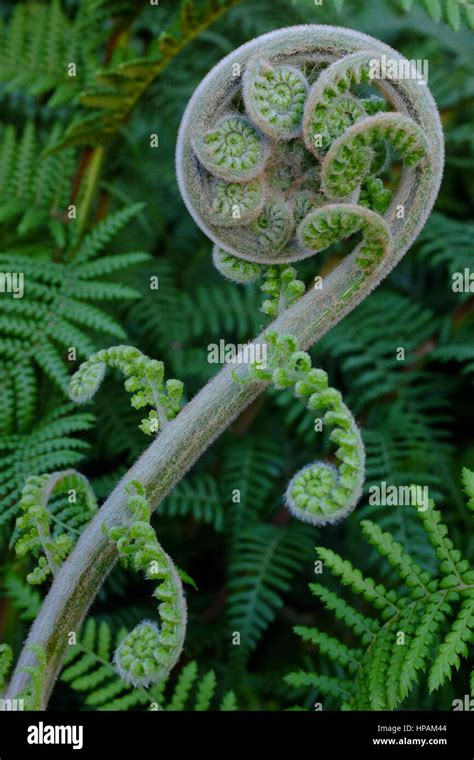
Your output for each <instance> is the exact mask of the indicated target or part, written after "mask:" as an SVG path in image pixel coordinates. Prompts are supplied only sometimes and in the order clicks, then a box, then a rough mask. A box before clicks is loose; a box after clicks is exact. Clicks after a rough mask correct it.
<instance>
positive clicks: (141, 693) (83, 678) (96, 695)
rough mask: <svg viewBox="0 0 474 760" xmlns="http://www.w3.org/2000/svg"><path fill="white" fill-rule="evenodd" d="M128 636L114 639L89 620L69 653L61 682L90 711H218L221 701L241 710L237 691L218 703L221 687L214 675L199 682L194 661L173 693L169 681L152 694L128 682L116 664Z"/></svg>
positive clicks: (101, 625)
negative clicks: (115, 657) (114, 655)
mask: <svg viewBox="0 0 474 760" xmlns="http://www.w3.org/2000/svg"><path fill="white" fill-rule="evenodd" d="M124 635H125V631H123V630H121V631H119V633H118V634H116V635H114V634H113V632H112V630H111V628H110V627H109V626H108V625H107V623H105V622H101V623H98V622H97V621H96V620H95V619H94V618H90V619H89V620H88V621H87V622H86V624H85V625H84V628H83V631H82V632H81V634H80V636H79V639H78V641H77V643H76V644H72V645H71V646H70V648H69V650H68V653H67V656H66V661H65V667H64V670H63V672H62V674H61V681H62V682H63V683H66V684H67V685H68V687H69V688H70V689H72V690H73V691H74V692H76V694H77V695H78V696H80V697H81V699H82V700H83V703H84V705H85V706H86V707H88V708H89V709H95V710H101V711H102V710H114V711H115V710H133V709H148V710H151V711H161V710H167V711H183V710H196V711H205V710H210V709H216V707H215V704H216V702H217V706H218V709H220V710H224V711H232V710H236V709H237V701H236V698H235V695H234V693H233V692H232V691H229V692H226V693H224V694H222V695H221V697H220V699H219V701H217V699H216V692H217V688H218V684H217V679H216V676H215V674H214V672H213V671H209V672H207V673H205V674H204V675H203V676H201V677H199V675H198V666H197V663H196V662H195V661H194V660H193V661H191V662H189V663H187V665H185V666H184V667H183V668H182V670H181V672H180V674H179V676H178V679H177V681H176V683H175V685H174V687H172V688H169V686H168V684H169V680H164V681H161V682H160V683H159V684H156V685H155V686H153V687H152V688H151V689H144V688H142V687H139V686H138V687H134V686H132V685H131V684H129V683H126V682H125V681H123V680H122V679H121V678H120V677H119V676H118V675H117V673H116V671H115V668H114V664H113V661H112V653H113V650H114V649H115V648H116V647H117V646H118V645H119V644H120V642H121V641H122V640H123V637H124Z"/></svg>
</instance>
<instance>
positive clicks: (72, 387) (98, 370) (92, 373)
mask: <svg viewBox="0 0 474 760" xmlns="http://www.w3.org/2000/svg"><path fill="white" fill-rule="evenodd" d="M105 370H106V364H105V362H94V363H91V362H89V361H86V362H83V363H82V364H81V365H80V366H79V369H78V370H77V372H75V373H74V375H73V376H72V377H71V380H70V381H69V388H68V394H69V398H70V399H71V401H75V402H76V404H84V403H85V402H86V401H90V399H91V398H92V397H93V396H95V394H96V393H97V391H98V389H99V387H100V385H101V383H102V380H103V379H104V376H105Z"/></svg>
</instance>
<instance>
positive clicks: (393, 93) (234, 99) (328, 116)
mask: <svg viewBox="0 0 474 760" xmlns="http://www.w3.org/2000/svg"><path fill="white" fill-rule="evenodd" d="M339 45H340V49H339V51H338V47H339ZM348 49H351V50H352V51H353V52H351V53H349V54H347V53H346V51H347V50H348ZM328 50H330V51H331V59H336V60H333V62H332V63H330V64H329V65H328ZM387 56H393V59H394V61H395V63H397V64H403V65H401V66H399V67H398V68H396V74H395V75H394V76H392V74H390V75H389V74H388V73H384V72H385V68H384V61H383V59H384V57H387ZM406 64H409V62H408V61H406V59H404V58H403V57H402V56H401V55H400V54H398V53H397V52H396V51H391V50H390V49H389V48H387V46H385V45H383V43H381V42H379V41H378V40H376V39H372V38H370V37H368V36H367V35H359V34H358V33H356V32H350V31H348V30H343V29H340V28H335V27H334V28H333V27H324V26H316V25H307V26H304V27H297V28H294V29H293V28H291V27H289V28H286V29H280V30H276V31H275V32H273V33H272V34H271V35H264V36H263V37H258V38H256V39H255V40H253V41H251V42H250V43H247V44H246V45H245V46H243V47H241V48H238V49H237V50H236V51H234V52H233V53H231V54H230V56H229V57H227V58H225V59H224V60H223V61H221V62H220V63H219V64H217V66H216V67H215V69H213V70H212V71H211V72H210V73H209V74H208V76H207V77H206V78H205V79H204V80H203V82H202V84H201V86H200V87H199V90H198V91H197V95H196V96H195V97H193V98H192V99H191V101H190V104H189V106H188V108H187V110H186V113H185V115H184V117H183V123H182V127H181V130H180V136H179V139H178V153H177V159H178V160H177V168H178V175H179V179H180V187H181V190H182V193H183V197H184V199H185V202H186V204H187V205H188V208H189V209H190V211H191V212H192V214H193V217H194V219H195V220H196V221H197V223H198V224H199V225H200V226H201V228H202V229H203V231H204V232H205V233H206V234H207V235H208V237H210V239H211V240H212V241H213V243H215V244H216V245H218V246H219V247H220V248H221V249H223V250H224V251H226V252H227V253H228V254H232V255H234V256H236V257H237V258H239V259H241V260H244V261H247V262H254V263H257V264H261V265H277V264H278V265H280V264H286V263H291V262H296V261H299V260H302V259H305V258H309V257H310V256H312V255H313V252H314V247H312V246H311V245H310V246H307V245H304V244H302V241H301V236H300V235H299V229H300V227H299V225H300V224H301V223H302V222H304V220H305V218H306V217H307V216H308V214H311V213H312V212H313V211H314V210H315V209H319V208H324V207H325V206H331V205H332V204H334V203H336V202H337V203H340V204H347V203H351V204H359V206H360V207H361V208H362V209H363V210H365V209H367V210H370V211H373V212H375V213H377V214H380V215H382V214H384V215H386V216H387V218H389V219H390V224H391V230H392V232H393V235H394V239H393V245H390V246H389V245H388V244H387V245H385V243H383V244H382V245H381V246H380V248H381V249H383V250H384V256H386V257H387V259H388V258H389V257H391V258H396V257H397V256H398V257H399V256H400V255H402V254H401V252H402V250H403V251H404V250H406V247H407V245H406V244H407V242H408V243H409V244H411V242H413V240H414V238H415V236H416V234H417V233H418V231H419V228H420V225H422V224H423V223H424V221H425V220H426V217H427V215H428V213H429V210H430V208H431V206H432V203H433V200H434V197H435V194H436V191H437V188H438V186H439V180H440V177H441V171H442V154H443V144H442V131H441V126H440V121H439V115H438V113H437V110H436V107H435V104H434V103H433V100H432V97H431V95H430V93H429V91H428V88H427V87H420V86H419V79H418V78H416V79H415V80H413V78H412V77H411V74H410V69H409V67H408V69H407V66H406ZM236 65H238V67H239V75H236V74H235V66H236ZM406 71H408V74H406V73H404V72H406ZM240 72H243V74H242V76H240ZM397 72H398V73H397ZM371 90H372V91H371ZM373 90H375V92H373ZM407 114H410V116H408V115H407ZM399 159H401V160H402V161H403V163H404V165H405V167H406V168H408V169H411V168H412V167H415V166H416V171H413V172H412V171H409V172H408V171H404V173H403V176H402V178H401V181H400V182H398V188H397V187H396V186H395V185H396V183H397V176H398V175H397V173H396V172H391V173H388V170H389V168H390V164H391V163H392V162H393V161H394V160H395V161H398V160H399ZM206 170H207V171H206ZM379 183H381V185H382V186H380V184H379ZM399 205H402V206H403V207H404V212H405V215H406V218H407V219H409V225H407V226H408V231H407V227H405V229H404V225H403V222H400V223H398V219H399V217H396V220H395V218H394V216H393V213H392V211H393V210H394V209H395V208H396V207H398V206H399ZM333 242H335V240H333ZM371 257H372V254H371V253H370V252H369V253H368V254H367V255H366V256H360V257H359V258H358V263H359V264H360V269H361V270H364V273H370V266H371V261H372V258H371ZM217 266H218V268H219V264H217ZM389 268H390V267H389V266H387V267H386V271H388V269H389ZM224 274H225V272H224ZM227 276H229V275H227ZM362 282H365V279H361V278H359V279H358V284H357V286H356V288H355V290H354V293H356V291H357V290H359V289H360V287H361V286H362ZM346 292H348V291H346ZM269 309H270V310H269ZM263 310H264V311H265V312H266V313H268V314H271V313H272V312H274V304H269V303H268V302H265V306H264V308H263Z"/></svg>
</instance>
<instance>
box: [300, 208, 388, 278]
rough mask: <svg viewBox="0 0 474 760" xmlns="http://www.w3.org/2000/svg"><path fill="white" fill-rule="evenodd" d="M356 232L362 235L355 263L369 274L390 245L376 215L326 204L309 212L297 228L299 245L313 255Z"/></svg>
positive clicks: (386, 230)
mask: <svg viewBox="0 0 474 760" xmlns="http://www.w3.org/2000/svg"><path fill="white" fill-rule="evenodd" d="M357 232H362V235H363V241H362V243H361V244H360V246H359V247H358V250H357V258H356V263H357V265H358V266H359V267H360V269H361V270H362V271H370V270H371V269H373V268H374V266H375V265H376V264H377V263H379V261H380V260H381V259H382V257H383V256H384V255H385V254H386V252H387V249H388V248H389V246H390V244H391V235H390V230H389V228H388V226H387V224H386V222H385V221H384V220H383V219H382V217H381V216H379V214H376V213H375V212H374V211H370V210H369V209H364V208H362V207H361V206H356V205H354V204H350V203H338V204H330V205H327V206H322V207H321V208H318V209H316V211H311V212H310V213H309V214H308V215H307V216H306V217H305V218H304V219H303V221H302V222H301V224H300V226H299V227H298V237H299V239H300V241H301V244H302V245H304V246H305V247H306V248H310V249H311V250H312V251H314V252H315V253H318V251H323V250H324V249H325V248H328V247H329V246H330V245H332V244H333V243H335V242H337V241H338V240H344V239H345V238H347V237H350V235H353V234H355V233H357Z"/></svg>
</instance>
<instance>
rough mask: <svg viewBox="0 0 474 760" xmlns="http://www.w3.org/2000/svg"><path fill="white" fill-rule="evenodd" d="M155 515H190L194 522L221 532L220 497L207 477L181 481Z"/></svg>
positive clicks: (216, 486)
mask: <svg viewBox="0 0 474 760" xmlns="http://www.w3.org/2000/svg"><path fill="white" fill-rule="evenodd" d="M157 513H158V514H159V515H163V516H166V517H187V516H188V515H192V517H193V518H194V520H196V521H197V522H204V523H208V524H210V525H212V526H213V527H214V530H216V531H222V530H223V526H224V511H223V508H222V497H221V494H220V492H219V488H218V485H217V483H216V481H215V480H214V479H213V478H211V477H210V476H209V475H200V476H196V477H194V478H193V479H192V480H191V481H190V482H188V480H182V481H181V482H180V483H178V485H177V486H176V488H174V489H173V490H172V491H171V493H170V495H169V496H168V497H167V498H166V499H164V501H162V502H161V504H160V505H159V506H158V509H157Z"/></svg>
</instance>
